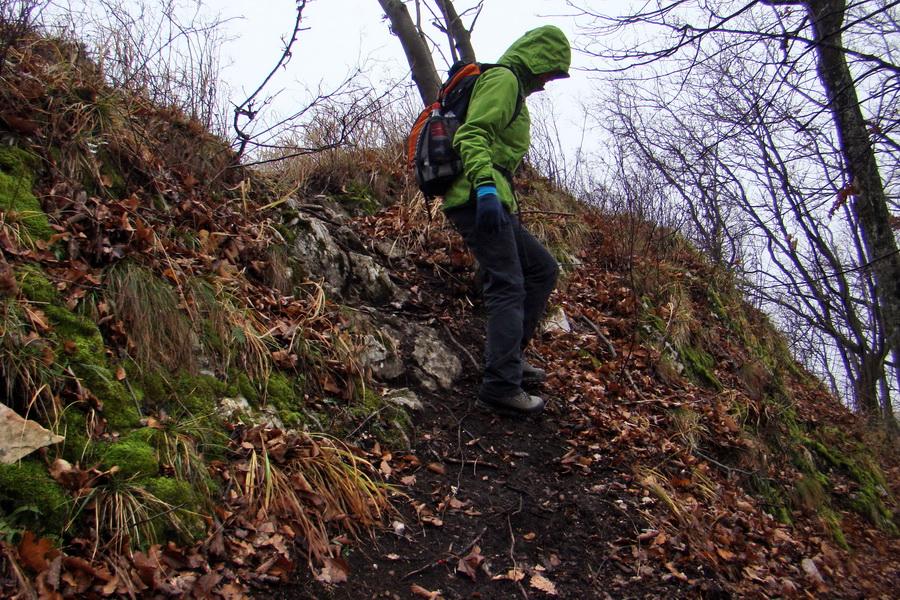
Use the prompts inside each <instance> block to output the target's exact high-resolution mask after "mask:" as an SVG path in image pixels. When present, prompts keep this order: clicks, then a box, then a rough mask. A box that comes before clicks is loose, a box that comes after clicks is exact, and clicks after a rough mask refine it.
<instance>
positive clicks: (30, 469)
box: [0, 459, 69, 535]
mask: <svg viewBox="0 0 900 600" xmlns="http://www.w3.org/2000/svg"><path fill="white" fill-rule="evenodd" d="M0 510H2V511H3V512H4V513H5V514H11V513H12V512H14V511H17V510H18V511H19V512H18V514H17V515H16V518H17V520H19V521H20V522H21V524H22V525H24V526H26V527H28V528H29V529H33V530H35V531H39V532H40V531H43V532H45V533H47V534H53V535H56V534H59V533H61V532H62V530H63V527H64V526H65V524H66V520H67V518H68V514H69V502H68V499H67V498H66V494H65V492H64V491H63V488H62V486H60V485H59V484H58V483H56V482H55V481H54V480H53V479H52V478H51V477H50V475H48V474H47V468H46V467H45V466H44V465H43V464H42V463H40V462H38V461H36V460H27V459H26V460H23V461H20V462H18V463H15V464H12V465H0Z"/></svg>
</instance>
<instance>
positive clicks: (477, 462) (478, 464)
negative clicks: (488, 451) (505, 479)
mask: <svg viewBox="0 0 900 600" xmlns="http://www.w3.org/2000/svg"><path fill="white" fill-rule="evenodd" d="M443 460H446V461H447V462H449V463H453V464H456V465H474V466H476V467H490V468H492V469H499V468H500V465H495V464H494V463H490V462H487V461H484V460H478V459H475V460H465V459H462V458H453V457H450V456H445V457H444V458H443Z"/></svg>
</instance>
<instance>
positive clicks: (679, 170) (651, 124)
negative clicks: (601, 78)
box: [584, 0, 900, 417]
mask: <svg viewBox="0 0 900 600" xmlns="http://www.w3.org/2000/svg"><path fill="white" fill-rule="evenodd" d="M776 3H777V6H776V5H775V4H776ZM895 5H896V3H886V2H878V1H876V0H863V1H862V2H861V3H859V4H857V5H855V7H854V12H853V13H852V16H851V17H849V18H848V17H847V15H848V13H847V12H846V11H845V6H844V3H843V2H842V1H841V0H836V1H834V2H832V1H830V0H822V1H819V0H815V1H810V2H803V3H800V2H786V1H785V2H782V1H781V0H775V2H768V3H767V5H766V4H761V3H758V2H747V1H746V0H744V1H719V2H713V3H699V2H697V3H695V2H687V1H680V2H660V3H658V4H656V5H655V8H654V9H652V10H650V9H648V10H646V11H643V12H641V13H639V14H634V15H628V16H623V17H606V16H602V15H597V14H593V13H591V12H590V11H588V10H585V11H584V12H585V14H589V15H592V16H594V17H595V18H596V19H597V20H596V21H595V24H596V25H597V26H598V28H597V29H595V30H594V31H593V33H601V32H602V33H609V32H610V31H612V30H621V29H622V28H624V27H628V26H630V25H633V24H638V23H640V24H643V25H645V26H649V27H651V28H658V30H657V31H655V33H656V34H657V35H655V36H653V39H655V40H660V39H664V40H666V42H665V43H664V44H660V45H656V46H653V47H650V46H647V45H643V44H637V45H633V44H632V45H630V46H628V47H623V48H610V47H602V48H601V49H600V50H597V48H596V47H594V48H589V50H591V51H593V52H595V53H596V54H598V55H599V54H601V53H602V54H603V55H604V56H612V57H613V58H614V59H616V60H619V61H622V62H623V63H624V64H623V67H622V68H623V69H625V70H628V69H634V68H641V69H646V68H648V67H649V66H652V65H656V66H657V69H656V71H655V72H654V76H653V77H652V78H650V79H649V80H648V81H650V82H652V83H646V82H645V83H644V84H642V85H640V86H636V87H633V88H632V89H630V90H629V94H631V95H632V98H633V102H631V104H630V105H629V104H628V101H627V100H628V95H627V94H626V95H620V100H621V99H623V98H624V99H625V100H626V102H625V103H624V104H621V103H620V104H619V105H618V106H617V108H618V114H616V115H615V117H616V118H617V121H618V126H617V127H618V129H619V131H620V133H625V134H628V135H629V137H630V139H631V140H632V143H633V146H634V148H635V151H636V152H637V153H638V154H639V155H640V156H641V157H643V159H644V160H646V161H648V164H651V165H653V166H654V167H656V168H657V169H659V170H661V171H662V172H664V173H667V174H668V177H669V178H670V179H669V180H670V183H671V184H672V185H673V187H675V188H677V189H680V190H683V191H684V192H685V196H684V198H685V201H686V204H688V206H690V207H691V211H692V213H693V214H694V217H695V218H694V223H695V224H696V225H697V228H696V229H697V231H699V232H701V233H702V234H704V235H706V236H707V244H708V246H709V247H710V248H715V246H716V245H717V244H719V243H721V242H722V241H726V242H727V241H728V240H729V239H733V238H734V235H735V233H736V232H737V233H740V234H741V235H744V236H746V235H747V233H748V232H747V230H745V228H746V227H748V226H749V227H750V228H751V229H750V230H749V232H750V233H751V238H750V239H751V241H752V240H753V239H756V240H757V245H758V247H759V248H760V249H765V250H766V253H765V254H764V255H763V256H764V257H765V260H762V261H758V264H756V265H754V266H752V267H751V268H750V269H749V271H750V272H751V273H752V272H753V270H754V269H755V272H756V274H758V275H759V276H760V278H761V279H760V280H759V283H760V285H759V286H758V287H757V291H758V293H759V297H760V298H762V299H764V300H765V301H766V302H768V303H770V306H771V305H773V304H774V305H776V306H780V307H781V308H780V310H782V311H783V314H784V316H785V317H786V318H787V317H790V319H792V320H793V322H795V323H796V322H802V323H804V325H805V329H806V330H811V331H816V332H818V334H821V335H824V336H826V337H827V338H828V339H830V340H832V343H833V344H836V346H835V345H832V346H830V347H832V348H835V352H834V353H831V354H832V356H831V358H832V359H834V358H835V357H840V358H839V359H838V360H839V361H841V362H843V363H844V365H845V366H846V368H847V372H848V376H847V378H848V379H850V380H852V381H855V382H856V385H855V388H856V389H855V390H854V395H855V397H856V399H857V402H858V405H859V406H860V408H861V409H864V410H866V411H867V412H870V413H872V414H873V415H881V416H885V417H890V414H891V410H890V409H891V404H890V401H889V400H886V399H885V398H886V396H885V394H884V392H883V390H885V389H887V388H888V387H889V386H888V385H887V384H889V383H893V386H891V387H895V386H896V384H897V382H898V381H900V374H898V372H897V369H896V364H897V363H896V357H897V356H898V355H900V313H898V312H897V311H898V310H900V285H898V281H900V279H898V277H900V270H898V269H900V255H898V252H897V242H896V238H895V237H894V233H893V232H892V230H891V228H890V224H891V221H892V215H891V214H890V206H891V205H892V201H891V199H890V197H889V195H888V193H887V191H886V187H885V182H886V181H887V182H890V181H893V180H895V174H894V173H895V168H894V167H895V165H896V162H892V160H891V159H890V158H888V159H887V160H884V158H883V162H885V164H888V165H889V171H888V176H887V177H882V175H881V172H880V171H879V164H878V156H879V153H878V146H879V145H883V146H886V147H890V146H891V144H893V143H894V142H893V138H892V137H891V136H893V135H895V134H896V131H897V127H896V123H897V114H896V111H893V112H892V109H891V110H883V111H882V112H880V113H875V112H870V113H869V115H868V116H867V118H866V117H864V116H863V113H864V111H873V110H877V106H878V104H879V101H881V102H882V103H881V106H882V107H885V106H886V105H885V104H884V103H883V99H886V98H896V88H897V82H898V74H900V69H898V68H897V61H896V60H892V57H896V54H895V52H896V46H895V44H896V41H897V36H896V31H897V29H896V27H894V28H893V29H891V27H890V24H891V23H895V21H892V17H893V13H892V12H891V11H892V10H893V8H894V7H895ZM879 22H881V23H884V24H886V26H880V27H879V26H878V23H879ZM660 32H664V33H665V35H659V34H660ZM876 32H877V33H876ZM651 35H652V34H651ZM842 36H843V37H842ZM845 37H850V38H852V39H853V41H854V46H853V47H852V48H850V47H847V46H846V45H845ZM601 39H602V38H600V36H596V35H595V36H593V40H594V42H595V43H602V42H601V41H600V40H601ZM891 48H893V49H894V50H893V52H892V51H891ZM848 59H849V60H850V61H851V62H850V63H849V64H848ZM851 65H852V66H853V69H852V70H851V68H850V66H851ZM663 69H665V70H663ZM854 73H855V76H854ZM642 76H643V77H645V78H646V73H645V72H643V71H642ZM627 77H628V78H630V79H632V80H634V79H638V77H635V75H634V74H631V75H628V76H627ZM860 89H862V90H865V95H864V96H862V97H861V98H860V97H858V95H857V91H858V90H860ZM636 90H637V91H636ZM650 92H653V93H650ZM635 94H637V96H636V97H635ZM648 96H649V97H651V98H652V99H654V100H655V101H652V102H651V103H650V104H647V100H648ZM679 96H681V97H685V96H689V97H690V99H685V100H684V101H683V102H681V103H680V105H678V106H677V108H676V107H675V106H676V100H677V99H678V97H679ZM642 102H643V103H644V106H643V108H645V109H648V111H647V112H649V111H655V112H654V113H653V118H652V119H648V120H647V121H644V122H641V121H640V120H639V119H638V118H637V116H636V115H638V114H640V111H639V110H638V109H639V107H640V105H641V103H642ZM613 112H616V111H615V110H614V111H613ZM873 123H874V124H877V126H875V125H873ZM875 133H877V135H878V136H880V139H879V138H878V137H876V139H875V141H874V143H873V139H872V137H871V136H872V135H873V134H875ZM882 157H885V153H882ZM816 165H818V166H816ZM836 199H841V200H845V201H847V202H846V207H843V205H841V204H840V203H837V204H836V203H835V200H836ZM698 207H699V208H700V210H698ZM735 207H736V208H737V209H738V210H739V215H740V218H739V219H735V214H734V213H733V212H732V213H730V216H729V212H728V211H730V210H733V209H734V208H735ZM723 208H724V209H725V211H724V212H723ZM829 209H831V213H830V214H835V213H836V211H837V213H836V214H841V215H843V216H844V217H845V218H846V219H847V222H848V224H849V226H848V227H847V228H846V229H844V230H843V232H842V233H840V234H839V235H838V234H834V233H833V232H832V231H830V229H831V227H832V226H833V224H834V221H829ZM841 211H843V212H841ZM720 217H724V218H720ZM722 228H724V229H722ZM717 230H721V231H724V232H727V235H725V237H724V238H723V239H722V240H717V238H718V233H717ZM700 239H702V236H701V237H700ZM745 254H748V253H745ZM749 255H750V256H753V255H752V253H749ZM727 256H728V255H727V254H721V255H719V256H715V258H717V259H718V260H722V259H727ZM739 258H741V260H743V257H739ZM733 260H734V258H732V261H733ZM743 266H744V268H745V269H747V268H748V265H743ZM773 279H774V281H773ZM763 280H765V281H766V282H767V283H766V285H769V286H774V287H766V285H763V284H762V281H763ZM876 284H877V285H876ZM777 289H781V290H782V291H783V292H784V295H781V294H775V293H771V291H772V290H777ZM818 334H817V335H818ZM891 353H893V354H894V356H895V359H894V360H893V361H887V360H886V358H887V357H888V356H889V355H890V354H891ZM886 365H887V366H888V367H890V368H891V369H892V370H893V376H892V379H891V380H886V379H885V376H884V369H885V366H886Z"/></svg>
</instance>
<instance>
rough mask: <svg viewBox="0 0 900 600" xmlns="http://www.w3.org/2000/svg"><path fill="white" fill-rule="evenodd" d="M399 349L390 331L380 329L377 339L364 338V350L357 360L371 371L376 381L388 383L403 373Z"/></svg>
mask: <svg viewBox="0 0 900 600" xmlns="http://www.w3.org/2000/svg"><path fill="white" fill-rule="evenodd" d="M399 348H400V342H399V340H397V339H396V338H395V337H394V336H393V335H391V332H390V331H388V330H386V329H382V330H381V332H380V335H379V336H378V337H376V336H374V335H367V336H366V340H365V348H364V349H363V351H362V353H361V355H360V357H359V358H360V360H361V361H362V363H363V365H364V366H365V367H367V368H369V369H371V370H372V375H374V376H375V378H376V379H378V380H380V381H389V380H391V379H395V378H397V377H400V375H402V374H403V371H404V365H403V359H402V357H401V356H400V352H399V351H398V349H399Z"/></svg>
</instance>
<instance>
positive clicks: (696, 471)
mask: <svg viewBox="0 0 900 600" xmlns="http://www.w3.org/2000/svg"><path fill="white" fill-rule="evenodd" d="M521 183H522V184H523V186H525V187H526V188H527V187H529V185H530V183H529V182H528V181H523V182H521ZM531 183H532V184H533V183H534V182H533V181H532V182H531ZM537 186H538V187H537V189H534V188H533V187H532V189H531V190H530V191H531V192H532V196H537V197H538V198H542V199H543V202H542V204H543V208H544V209H545V210H546V209H554V212H556V211H558V209H559V206H558V205H555V206H551V205H549V203H548V202H547V197H548V195H547V194H546V193H544V192H542V191H541V189H540V188H541V187H542V186H541V184H540V182H538V184H537ZM557 198H558V197H557ZM570 206H574V205H570ZM573 210H575V211H577V212H578V213H579V214H578V216H577V217H569V218H568V220H567V222H566V223H564V224H558V225H561V226H553V225H550V226H548V224H547V221H548V219H549V217H548V216H547V215H543V216H538V217H531V218H532V219H537V220H538V221H540V222H535V223H534V225H535V226H536V227H538V228H543V229H544V233H545V234H546V235H547V236H548V237H549V238H550V240H551V242H552V243H554V244H555V243H557V242H561V241H562V236H564V235H571V234H572V232H573V231H575V233H576V234H577V237H578V238H579V243H581V244H583V246H582V248H581V251H580V252H578V254H577V256H575V257H573V258H571V259H569V261H568V262H570V263H571V264H570V265H569V269H568V272H567V274H566V276H565V277H564V280H563V282H562V284H561V286H560V289H559V291H558V292H557V293H556V294H555V295H554V298H553V299H552V300H551V302H552V303H553V304H554V305H555V307H557V309H560V310H561V312H562V313H564V314H565V316H566V321H567V322H568V323H569V326H570V327H571V330H570V331H566V330H561V329H559V328H556V327H552V328H550V329H548V331H547V332H545V333H544V335H543V337H542V339H541V340H540V341H539V343H537V344H536V346H535V348H534V349H533V360H534V361H535V362H536V363H538V364H540V365H541V366H542V367H544V368H545V369H547V370H548V372H549V373H550V375H551V376H550V380H549V381H548V382H547V383H546V384H545V385H544V386H543V388H542V392H543V394H544V396H545V397H546V398H547V399H548V409H547V411H546V414H545V415H543V416H542V417H540V418H536V419H529V420H509V419H498V418H496V417H493V416H491V415H489V414H485V413H483V412H479V411H474V410H473V402H472V399H473V397H474V393H475V390H476V389H477V384H478V375H477V364H476V361H474V360H472V359H471V357H477V356H478V351H479V350H478V348H479V346H480V340H481V332H480V323H479V321H480V318H479V316H478V314H479V306H480V303H479V301H478V296H477V293H476V291H475V290H474V289H473V288H472V287H471V286H470V285H469V284H468V282H469V281H470V280H471V278H472V276H473V275H474V273H473V272H472V271H471V265H470V264H469V263H468V262H467V260H466V258H465V255H463V254H462V248H461V247H460V246H459V241H458V240H457V239H456V238H455V237H454V236H453V235H452V234H449V233H448V232H447V231H446V229H445V228H444V227H442V226H441V225H440V224H432V226H431V228H430V229H425V231H428V232H429V233H430V235H428V236H427V238H428V240H429V241H428V242H427V243H426V244H424V247H423V248H422V249H421V251H420V252H419V253H417V254H413V255H412V256H411V258H412V259H413V260H412V261H411V262H410V263H408V264H407V268H405V269H397V270H395V272H394V276H395V277H396V278H398V279H400V280H403V281H404V282H406V285H407V286H409V287H410V288H411V289H417V290H418V293H417V295H416V296H415V297H413V299H412V300H411V304H412V306H413V307H415V308H416V309H412V308H410V309H409V312H410V313H411V314H418V315H427V316H428V318H434V319H438V320H441V321H444V322H445V323H447V325H448V328H449V329H450V330H451V331H452V332H453V335H454V336H455V338H456V339H457V340H459V341H460V343H461V344H463V345H464V346H465V347H466V352H465V353H463V355H464V356H468V357H469V360H470V363H469V364H468V367H470V368H469V369H467V375H466V377H464V378H463V379H462V380H460V381H459V382H458V384H457V387H456V389H455V390H454V393H452V394H437V395H435V394H427V392H422V396H424V397H426V398H427V402H425V409H424V410H423V412H421V413H419V414H417V415H416V416H415V422H416V424H417V428H416V430H417V434H418V435H417V436H416V438H415V440H414V443H413V445H412V448H411V450H412V451H411V452H409V453H404V454H402V455H398V453H397V452H396V449H392V451H389V452H386V453H385V456H386V458H385V460H386V461H387V462H388V464H389V466H390V469H388V472H390V473H391V476H392V477H393V479H394V480H396V481H400V482H402V483H403V484H404V486H405V487H404V488H403V489H404V490H405V491H406V492H407V493H409V494H410V496H411V501H410V502H409V504H408V505H407V506H406V507H405V510H403V509H402V510H401V512H403V514H404V516H405V519H404V520H403V522H404V523H406V526H405V527H403V528H401V527H399V526H398V527H397V528H396V530H395V531H394V532H393V534H389V535H383V536H381V537H380V538H379V539H378V540H377V541H376V542H375V543H372V544H365V545H363V546H361V547H359V548H357V549H356V550H357V551H356V552H354V553H352V554H351V555H350V556H351V558H352V560H351V562H350V565H351V566H352V568H353V575H351V577H352V583H350V584H347V586H346V589H345V588H341V587H338V588H327V589H326V588H324V587H322V586H321V584H318V583H313V582H310V583H309V584H307V585H305V586H300V587H295V588H289V591H286V592H285V593H284V595H283V597H285V598H295V597H301V598H306V597H309V598H313V597H335V598H359V597H366V596H373V597H377V594H378V593H379V592H384V591H385V590H398V591H397V592H396V593H397V595H398V597H438V596H437V595H434V596H429V595H428V592H430V593H432V594H437V593H438V592H440V596H439V597H442V598H467V597H474V596H476V595H477V596H478V597H481V598H509V597H515V596H519V595H521V596H522V597H531V596H530V595H534V597H542V596H543V595H544V594H550V595H554V593H555V595H558V596H559V597H565V598H588V597H600V598H602V597H610V598H688V597H704V598H771V597H785V598H802V597H835V598H891V597H894V595H895V590H896V589H898V583H900V579H898V577H900V571H898V568H897V565H898V564H900V563H898V558H900V554H898V550H900V545H898V538H897V530H896V525H895V518H896V504H895V498H896V494H897V474H898V471H897V464H896V460H895V458H894V456H895V454H896V447H895V446H892V445H891V444H890V443H889V442H886V441H884V440H882V439H880V438H879V436H878V435H877V434H876V433H874V432H870V431H867V430H866V428H865V427H864V426H863V425H862V424H861V423H859V422H858V421H857V419H856V418H855V417H854V416H853V415H852V414H850V413H849V412H848V411H847V410H846V409H845V408H844V407H843V406H842V405H840V403H839V402H838V401H837V400H836V399H835V398H833V397H831V396H830V395H828V394H827V393H825V392H824V391H823V390H822V387H821V384H819V383H818V382H816V381H815V380H814V379H813V378H811V377H810V376H809V374H807V373H805V372H804V371H803V369H802V368H801V367H799V366H798V365H797V364H795V363H794V362H793V361H792V360H791V358H790V356H789V354H788V352H787V350H786V346H785V344H784V341H783V340H782V338H781V336H780V335H779V334H778V333H777V332H776V331H774V330H773V329H772V327H771V325H770V324H769V323H768V322H767V321H766V319H765V318H764V317H763V316H762V315H761V314H760V313H759V312H758V311H756V310H754V309H752V308H751V307H749V306H747V305H746V304H745V303H743V302H742V301H741V300H740V296H739V294H738V292H737V291H736V289H735V288H734V285H733V282H731V281H730V278H729V277H728V275H727V274H723V273H717V272H715V271H714V270H713V269H711V268H710V267H709V266H708V265H706V264H705V263H704V262H703V260H702V259H701V257H699V256H698V255H697V254H696V252H694V251H693V250H692V249H691V248H690V247H689V245H687V244H686V243H685V242H684V241H683V240H680V239H678V237H677V236H676V235H674V234H672V233H671V232H668V231H665V230H662V229H660V228H657V227H655V226H654V225H653V224H650V223H641V222H635V221H634V220H633V219H631V218H629V217H628V216H627V215H625V216H609V215H600V214H596V213H592V212H591V211H588V210H584V209H579V208H578V207H577V206H574V208H573ZM404 213H405V209H403V208H401V207H395V208H393V209H389V210H388V211H386V212H385V213H382V214H379V215H376V216H375V217H373V218H370V219H367V220H366V223H365V229H364V232H365V233H364V235H367V236H370V237H377V236H386V237H388V238H391V237H394V236H396V238H397V239H403V238H404V237H407V236H409V235H411V233H410V232H412V231H423V229H422V228H418V229H417V228H413V227H411V226H410V225H411V224H410V223H409V222H408V221H406V220H405V219H404V218H403V217H402V216H400V215H402V214H404ZM541 222H542V223H543V225H541ZM472 306H474V307H475V308H474V309H472V308H470V307H472ZM473 315H474V320H473ZM423 318H425V317H423ZM875 448H878V449H880V450H881V452H882V453H881V454H878V453H876V452H874V451H873V450H874V449H875ZM298 594H299V595H298Z"/></svg>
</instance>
